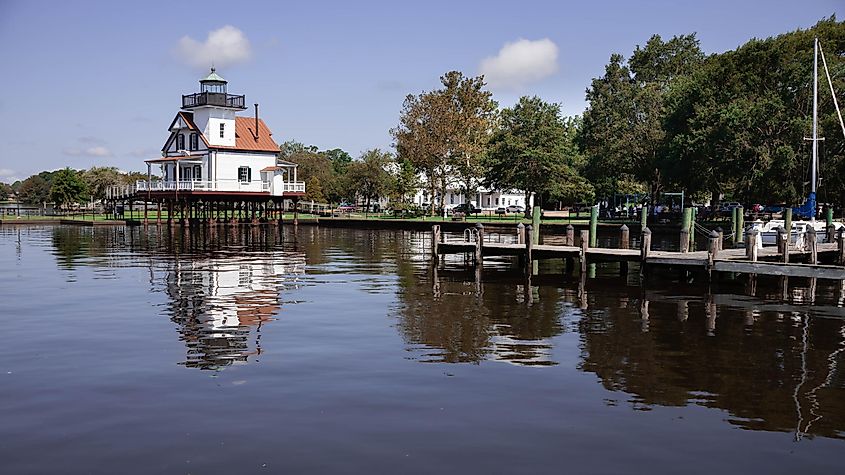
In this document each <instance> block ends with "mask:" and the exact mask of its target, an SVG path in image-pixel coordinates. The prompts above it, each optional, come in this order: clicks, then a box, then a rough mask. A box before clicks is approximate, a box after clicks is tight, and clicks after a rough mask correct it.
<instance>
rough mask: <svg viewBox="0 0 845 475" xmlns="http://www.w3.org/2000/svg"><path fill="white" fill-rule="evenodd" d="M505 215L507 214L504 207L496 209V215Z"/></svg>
mask: <svg viewBox="0 0 845 475" xmlns="http://www.w3.org/2000/svg"><path fill="white" fill-rule="evenodd" d="M505 213H507V210H506V209H505V208H504V207H502V206H499V207H498V208H496V214H505Z"/></svg>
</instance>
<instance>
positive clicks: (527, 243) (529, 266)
mask: <svg viewBox="0 0 845 475" xmlns="http://www.w3.org/2000/svg"><path fill="white" fill-rule="evenodd" d="M531 231H532V230H531V225H530V224H529V225H528V226H526V227H525V234H526V236H531ZM531 241H532V240H531V239H526V240H525V263H524V264H525V275H531V271H532V270H533V267H534V265H533V262H534V261H533V260H532V258H531V250H532V248H533V247H534V246H533V245H532V244H531Z"/></svg>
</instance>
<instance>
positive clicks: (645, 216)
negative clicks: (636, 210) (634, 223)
mask: <svg viewBox="0 0 845 475" xmlns="http://www.w3.org/2000/svg"><path fill="white" fill-rule="evenodd" d="M647 224H648V205H643V211H642V214H640V229H645V228H646V225H647Z"/></svg>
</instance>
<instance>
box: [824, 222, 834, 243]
mask: <svg viewBox="0 0 845 475" xmlns="http://www.w3.org/2000/svg"><path fill="white" fill-rule="evenodd" d="M825 230H826V231H827V235H826V237H825V242H827V243H833V242H836V227H835V226H834V225H833V223H830V224H828V225H827V228H825Z"/></svg>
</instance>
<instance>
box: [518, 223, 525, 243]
mask: <svg viewBox="0 0 845 475" xmlns="http://www.w3.org/2000/svg"><path fill="white" fill-rule="evenodd" d="M516 243H517V244H525V225H524V224H522V223H519V224H517V225H516Z"/></svg>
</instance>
